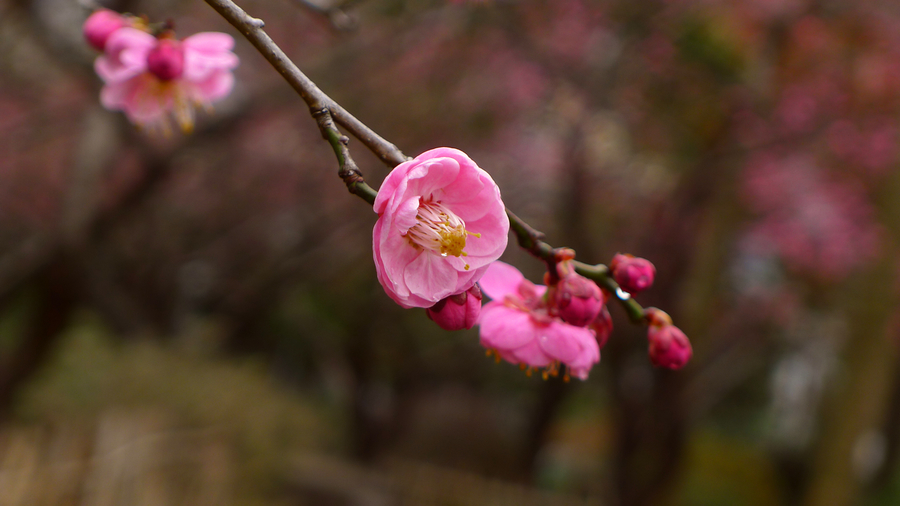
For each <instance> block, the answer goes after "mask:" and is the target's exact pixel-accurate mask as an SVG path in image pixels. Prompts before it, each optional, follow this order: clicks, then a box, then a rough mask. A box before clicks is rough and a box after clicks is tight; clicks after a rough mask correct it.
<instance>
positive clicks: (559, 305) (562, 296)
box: [552, 271, 603, 327]
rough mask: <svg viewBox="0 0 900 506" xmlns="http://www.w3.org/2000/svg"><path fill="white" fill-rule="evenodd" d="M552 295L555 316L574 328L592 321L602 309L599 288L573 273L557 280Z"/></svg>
mask: <svg viewBox="0 0 900 506" xmlns="http://www.w3.org/2000/svg"><path fill="white" fill-rule="evenodd" d="M552 294H553V304H554V306H556V312H557V315H558V316H559V317H560V318H562V320H563V321H564V322H566V323H568V324H569V325H575V326H576V327H584V326H586V325H588V324H589V323H591V322H592V321H594V319H595V318H597V315H598V314H600V310H601V309H602V308H603V293H602V292H600V287H598V286H597V285H596V284H595V283H594V282H593V281H591V280H589V279H587V278H586V277H584V276H582V275H580V274H576V273H575V272H574V271H573V272H571V273H569V274H568V275H566V276H563V277H562V278H561V279H560V280H559V283H557V284H556V286H555V287H554V290H553V291H552Z"/></svg>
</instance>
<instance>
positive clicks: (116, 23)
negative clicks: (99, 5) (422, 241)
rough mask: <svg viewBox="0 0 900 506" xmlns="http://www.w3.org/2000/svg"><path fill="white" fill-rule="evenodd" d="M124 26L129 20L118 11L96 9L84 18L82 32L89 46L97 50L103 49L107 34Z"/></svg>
mask: <svg viewBox="0 0 900 506" xmlns="http://www.w3.org/2000/svg"><path fill="white" fill-rule="evenodd" d="M125 26H129V22H128V20H127V19H126V18H125V17H124V16H122V15H121V14H119V13H118V12H113V11H111V10H109V9H98V10H96V11H94V13H93V14H91V15H90V16H88V18H87V20H85V22H84V26H83V27H82V32H83V33H84V38H85V39H86V40H87V42H88V44H90V45H91V47H93V48H94V49H96V50H97V51H103V49H104V48H105V47H106V41H107V40H108V39H109V36H110V35H112V34H113V32H115V31H116V30H118V29H119V28H122V27H125Z"/></svg>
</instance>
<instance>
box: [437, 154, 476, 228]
mask: <svg viewBox="0 0 900 506" xmlns="http://www.w3.org/2000/svg"><path fill="white" fill-rule="evenodd" d="M484 186H485V182H484V181H483V180H482V177H481V172H480V171H478V170H475V168H474V166H472V167H470V166H467V165H464V164H460V171H459V175H458V176H457V178H456V180H455V181H453V182H452V183H450V184H448V185H446V186H445V187H444V188H443V190H442V194H441V196H440V199H441V200H442V201H443V202H445V203H447V204H456V203H459V202H466V201H470V200H472V199H473V197H475V196H476V195H478V194H479V193H481V191H482V190H483V189H484ZM457 214H458V213H457ZM460 217H462V215H460ZM463 219H466V218H464V217H463ZM473 219H475V218H473Z"/></svg>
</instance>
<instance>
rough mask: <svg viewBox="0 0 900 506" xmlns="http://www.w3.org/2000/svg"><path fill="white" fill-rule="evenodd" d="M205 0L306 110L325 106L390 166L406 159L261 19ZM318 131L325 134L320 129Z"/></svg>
mask: <svg viewBox="0 0 900 506" xmlns="http://www.w3.org/2000/svg"><path fill="white" fill-rule="evenodd" d="M206 3H207V4H209V6H210V7H212V8H213V9H215V10H216V12H218V13H219V14H221V15H222V17H223V18H225V20H226V21H228V22H229V23H231V24H232V26H234V27H235V28H237V30H238V31H239V32H241V33H242V34H243V35H244V37H246V38H247V40H249V41H250V43H251V44H253V46H254V47H255V48H256V49H257V50H258V51H259V52H260V54H262V55H263V57H265V59H266V60H268V61H269V63H270V64H271V65H272V66H273V67H275V70H277V71H278V73H280V74H281V76H282V77H284V79H285V80H286V81H287V82H288V84H290V85H291V87H292V88H294V90H296V91H297V93H298V94H299V95H300V98H302V99H303V101H304V102H306V105H308V106H309V109H310V111H312V112H315V111H319V110H321V109H327V110H328V112H329V113H330V114H331V116H332V117H333V118H334V122H335V123H337V124H338V125H340V126H342V127H344V128H345V129H346V130H347V131H348V132H350V134H351V135H353V136H354V137H356V138H357V139H359V141H360V142H361V143H363V145H364V146H366V147H367V148H368V149H369V150H370V151H371V152H372V153H375V155H376V156H378V157H379V158H380V159H381V160H382V161H383V162H384V163H385V164H387V165H388V166H389V167H391V168H393V167H395V166H397V165H399V164H401V163H403V162H405V161H406V160H408V157H407V156H406V155H404V154H403V152H402V151H400V150H399V149H398V148H397V146H395V145H393V144H391V143H390V142H388V141H387V140H386V139H384V138H383V137H381V136H380V135H378V134H377V133H375V131H374V130H372V129H371V128H369V127H368V126H367V125H365V124H364V123H363V122H362V121H360V120H358V119H356V117H354V116H353V115H352V114H350V113H349V112H347V111H346V110H345V109H344V108H343V107H341V106H340V105H339V104H338V103H337V102H335V101H334V100H332V99H331V97H329V96H328V95H326V94H325V92H323V91H322V90H320V89H319V87H318V86H316V84H315V83H314V82H312V81H311V80H310V79H309V78H308V77H306V75H305V74H304V73H303V72H301V71H300V69H299V68H297V66H296V65H295V64H294V62H292V61H291V60H290V58H288V57H287V55H285V54H284V51H282V50H281V48H280V47H278V46H277V45H276V44H275V42H273V41H272V39H271V38H270V37H269V35H268V34H267V33H266V32H265V31H264V30H263V26H265V23H264V22H263V21H262V20H261V19H257V18H254V17H252V16H250V15H248V14H247V13H246V12H244V10H243V9H241V8H240V7H238V6H237V4H235V3H234V2H232V1H230V0H206ZM322 134H323V135H326V134H325V132H324V131H323V132H322ZM326 138H327V137H326Z"/></svg>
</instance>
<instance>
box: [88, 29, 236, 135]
mask: <svg viewBox="0 0 900 506" xmlns="http://www.w3.org/2000/svg"><path fill="white" fill-rule="evenodd" d="M232 47H234V39H233V38H232V37H231V36H230V35H227V34H224V33H217V32H204V33H198V34H195V35H192V36H190V37H188V38H186V39H184V40H183V41H179V40H177V39H174V38H172V37H171V36H170V35H166V34H164V35H162V36H160V38H157V37H154V36H153V35H150V34H149V33H147V32H145V31H142V30H138V29H136V28H131V27H125V28H120V29H119V30H117V31H115V32H114V33H113V34H112V35H110V36H109V39H108V40H107V41H106V47H105V50H104V54H103V55H102V56H100V57H99V58H97V61H96V62H95V63H94V68H95V69H96V71H97V74H98V75H99V76H100V78H101V79H103V81H104V83H105V86H104V87H103V89H102V90H101V91H100V102H101V103H102V104H103V106H104V107H106V108H107V109H110V110H115V111H123V112H125V115H126V116H128V119H129V120H131V122H132V123H134V124H136V125H138V126H142V127H147V128H148V129H150V130H161V131H162V132H164V133H168V132H169V131H170V126H169V125H170V123H169V122H170V119H169V118H170V116H171V117H172V118H174V119H175V122H176V123H177V124H178V125H179V126H180V127H181V129H182V130H183V131H185V132H189V131H190V130H191V129H192V128H193V126H194V108H195V107H197V106H201V107H204V108H210V107H211V105H212V103H213V102H215V101H217V100H220V99H222V98H224V97H225V96H227V95H228V94H229V93H230V92H231V89H232V87H233V86H234V76H233V74H232V70H233V69H234V68H235V67H237V65H238V57H237V56H236V55H235V54H234V53H232V52H231V48H232Z"/></svg>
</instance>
